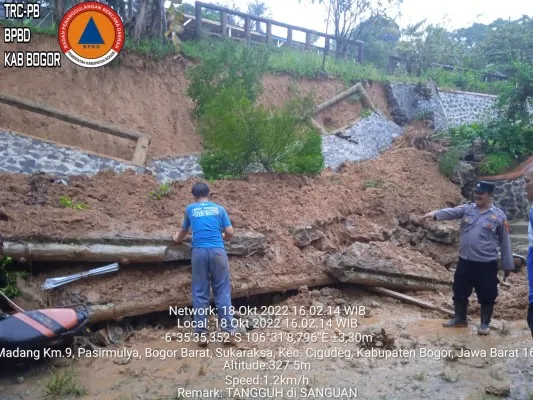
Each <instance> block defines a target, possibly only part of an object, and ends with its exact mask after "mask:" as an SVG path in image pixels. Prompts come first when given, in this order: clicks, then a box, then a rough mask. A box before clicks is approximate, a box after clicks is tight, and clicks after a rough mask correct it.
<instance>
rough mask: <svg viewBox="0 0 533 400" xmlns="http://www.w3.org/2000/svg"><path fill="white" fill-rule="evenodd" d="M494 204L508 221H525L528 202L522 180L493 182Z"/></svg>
mask: <svg viewBox="0 0 533 400" xmlns="http://www.w3.org/2000/svg"><path fill="white" fill-rule="evenodd" d="M491 183H493V184H494V185H495V186H496V188H495V189H494V204H495V205H496V206H497V207H499V208H501V209H502V211H503V212H504V213H505V214H506V215H507V218H508V219H509V221H512V220H520V219H527V215H528V210H529V202H528V200H527V197H526V195H525V191H524V180H523V179H522V178H518V179H514V180H502V181H493V182H491Z"/></svg>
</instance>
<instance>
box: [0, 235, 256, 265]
mask: <svg viewBox="0 0 533 400" xmlns="http://www.w3.org/2000/svg"><path fill="white" fill-rule="evenodd" d="M47 239H48V240H47ZM40 240H42V241H32V242H28V241H27V240H21V239H16V240H9V239H8V240H6V241H5V242H4V253H5V255H6V256H9V257H12V258H14V259H16V260H26V261H28V260H35V261H87V262H117V261H118V262H121V263H123V264H128V263H158V262H165V261H180V260H190V259H191V246H190V243H189V242H184V244H180V245H177V244H174V243H172V242H171V241H170V240H169V237H168V236H163V235H160V236H151V237H150V236H144V237H136V236H116V235H108V236H105V235H103V236H100V237H98V238H81V239H63V240H61V241H60V242H58V241H50V239H49V238H44V240H43V238H41V239H40ZM265 246H266V241H265V236H264V235H262V234H261V233H257V232H240V233H238V234H236V235H235V236H234V237H233V238H232V239H231V241H230V242H229V243H226V250H227V252H228V254H230V255H235V256H247V255H249V254H255V253H261V252H263V251H264V250H265Z"/></svg>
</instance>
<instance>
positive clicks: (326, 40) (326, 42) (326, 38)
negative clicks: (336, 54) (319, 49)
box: [324, 36, 330, 55]
mask: <svg viewBox="0 0 533 400" xmlns="http://www.w3.org/2000/svg"><path fill="white" fill-rule="evenodd" d="M329 50H330V43H329V36H324V53H326V55H328V54H329Z"/></svg>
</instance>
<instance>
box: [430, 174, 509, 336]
mask: <svg viewBox="0 0 533 400" xmlns="http://www.w3.org/2000/svg"><path fill="white" fill-rule="evenodd" d="M493 194H494V185H493V184H491V183H489V182H483V181H480V182H477V183H476V186H475V189H474V201H475V202H474V204H472V203H468V204H464V205H461V206H459V207H455V208H444V209H442V210H436V211H432V212H430V213H427V214H426V215H424V218H427V219H434V220H436V221H444V220H451V219H461V228H460V229H461V240H460V248H459V263H458V266H457V269H456V271H455V276H454V282H453V302H454V308H455V315H454V317H453V318H452V319H451V320H450V321H448V322H447V323H444V324H443V326H444V327H466V326H468V322H467V308H468V298H469V297H470V295H471V294H472V289H473V288H474V289H475V290H476V295H477V299H478V301H479V304H480V305H481V325H480V326H479V328H478V330H477V332H478V334H479V335H488V334H489V333H490V328H489V324H490V320H491V318H492V312H493V309H494V303H495V300H496V298H497V297H498V283H499V280H498V261H497V260H498V246H499V247H500V252H501V260H502V267H503V269H504V270H505V275H506V276H507V275H508V274H509V273H510V271H511V270H513V269H514V262H513V254H512V252H511V239H510V237H509V223H508V222H507V217H506V216H505V214H504V213H503V211H502V210H500V209H499V208H498V207H495V206H494V205H492V198H493Z"/></svg>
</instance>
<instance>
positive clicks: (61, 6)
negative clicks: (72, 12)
mask: <svg viewBox="0 0 533 400" xmlns="http://www.w3.org/2000/svg"><path fill="white" fill-rule="evenodd" d="M64 14H65V0H55V2H54V23H55V24H57V25H59V23H60V22H61V18H63V15H64Z"/></svg>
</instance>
